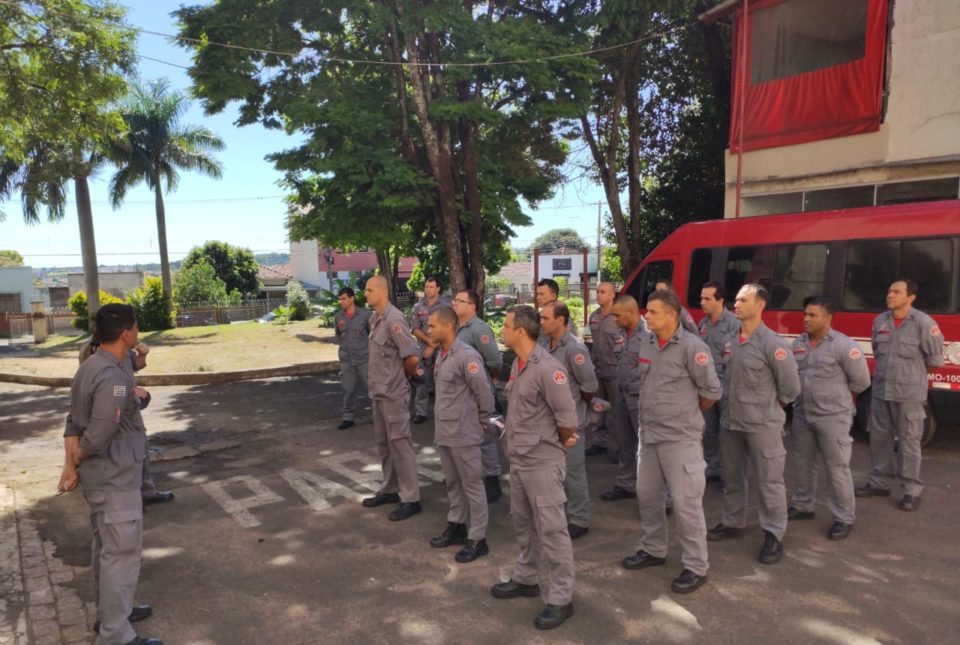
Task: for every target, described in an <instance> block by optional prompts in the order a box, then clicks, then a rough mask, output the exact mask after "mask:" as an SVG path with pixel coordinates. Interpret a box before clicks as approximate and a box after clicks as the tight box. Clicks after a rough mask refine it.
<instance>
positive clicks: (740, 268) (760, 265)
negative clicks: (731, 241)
mask: <svg viewBox="0 0 960 645" xmlns="http://www.w3.org/2000/svg"><path fill="white" fill-rule="evenodd" d="M775 260H776V247H773V246H734V247H732V248H731V249H730V252H729V253H727V270H726V274H725V275H724V279H723V286H724V288H726V290H727V293H728V294H730V297H731V298H733V297H734V296H736V294H737V292H738V291H740V287H742V286H743V285H745V284H759V285H761V286H763V287H764V288H766V289H767V291H770V290H771V288H772V287H773V265H774V261H775Z"/></svg>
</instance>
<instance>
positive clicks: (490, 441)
mask: <svg viewBox="0 0 960 645" xmlns="http://www.w3.org/2000/svg"><path fill="white" fill-rule="evenodd" d="M479 308H480V296H479V295H477V292H476V291H470V290H466V291H460V292H458V293H457V294H456V296H455V297H454V299H453V311H454V312H455V313H456V314H457V319H458V320H459V323H460V326H459V328H458V329H457V340H461V341H463V342H464V343H466V344H467V345H469V346H470V347H472V348H474V349H475V350H477V351H478V352H480V355H481V356H482V357H483V364H484V367H486V371H487V374H488V375H489V376H490V387H491V389H493V390H494V391H495V388H494V383H496V381H497V379H498V378H500V371H501V370H502V369H503V354H501V353H500V348H499V347H498V346H497V337H496V336H495V335H494V334H493V330H492V329H490V325H488V324H487V323H485V322H483V321H482V320H480V317H479V316H477V310H478V309H479ZM494 400H496V396H494ZM480 454H481V456H482V458H483V486H484V490H486V493H487V503H488V504H492V503H493V502H495V501H497V500H498V499H500V498H501V497H503V489H502V488H501V487H500V473H501V472H502V469H501V468H500V450H499V449H498V448H497V437H496V436H494V435H492V434H490V433H489V432H485V433H484V434H483V444H482V445H481V446H480Z"/></svg>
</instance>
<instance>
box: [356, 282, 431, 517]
mask: <svg viewBox="0 0 960 645" xmlns="http://www.w3.org/2000/svg"><path fill="white" fill-rule="evenodd" d="M364 293H365V294H366V296H367V304H368V305H369V306H370V307H371V308H372V309H373V311H374V312H375V315H374V317H373V320H372V321H371V322H370V363H369V368H368V374H367V379H368V388H367V391H368V392H369V393H370V398H371V400H372V401H373V436H374V438H375V439H376V442H377V450H378V451H379V452H380V460H381V463H382V466H383V484H381V486H380V490H378V491H377V494H376V495H374V496H373V497H368V498H366V499H364V500H363V505H364V506H365V507H367V508H374V507H376V506H381V505H383V504H396V503H398V502H399V503H400V506H398V507H397V508H396V509H394V510H393V512H391V513H390V515H389V517H390V519H391V520H393V521H399V520H405V519H407V518H408V517H411V516H413V515H416V514H417V513H419V512H420V510H421V509H420V483H419V480H418V476H417V455H416V453H415V452H414V449H413V439H412V437H411V435H410V412H409V409H408V405H409V401H410V382H409V381H408V379H409V377H411V376H413V375H414V374H415V373H416V371H417V363H418V362H419V356H420V348H419V347H418V346H417V343H416V341H415V340H414V339H413V336H412V335H411V334H410V328H409V327H408V326H407V319H406V318H405V317H404V315H403V313H401V311H400V310H399V309H397V308H396V307H395V306H393V305H392V304H391V303H390V292H389V290H388V283H387V280H386V278H384V277H383V276H379V275H375V276H373V277H372V278H370V279H369V280H367V285H366V288H365V289H364Z"/></svg>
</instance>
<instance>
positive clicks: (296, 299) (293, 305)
mask: <svg viewBox="0 0 960 645" xmlns="http://www.w3.org/2000/svg"><path fill="white" fill-rule="evenodd" d="M287 309H289V310H290V320H306V319H307V316H309V315H310V296H309V295H308V294H307V290H306V289H304V288H303V285H301V284H300V283H299V282H297V281H296V280H291V281H290V282H288V283H287Z"/></svg>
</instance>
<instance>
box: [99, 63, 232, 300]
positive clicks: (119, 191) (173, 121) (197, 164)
mask: <svg viewBox="0 0 960 645" xmlns="http://www.w3.org/2000/svg"><path fill="white" fill-rule="evenodd" d="M189 107H190V103H189V101H187V100H186V98H185V97H184V95H183V94H181V93H180V92H176V91H173V90H171V89H170V83H169V82H168V81H167V80H166V79H159V80H156V81H150V82H148V83H137V84H135V85H134V86H133V87H132V88H131V91H130V95H129V96H128V98H127V100H126V101H125V102H124V104H123V106H122V108H121V114H122V115H123V120H124V123H125V124H126V126H127V133H126V136H125V137H123V138H122V139H120V140H118V141H117V144H116V145H115V146H114V147H113V154H112V155H111V156H112V157H113V161H114V162H115V163H116V164H117V165H118V166H119V170H117V172H116V174H115V175H114V176H113V178H112V179H111V180H110V202H111V203H112V205H113V207H114V208H119V207H120V205H121V204H122V203H123V199H124V197H126V194H127V191H128V190H130V188H131V187H133V186H135V185H136V184H139V183H140V182H144V183H145V184H146V185H147V187H148V188H149V189H150V190H152V191H153V199H154V204H155V208H156V213H157V240H158V242H159V246H160V277H161V279H162V280H163V293H164V295H165V296H166V298H167V300H168V301H170V300H171V297H172V294H173V287H172V284H171V280H170V257H169V254H168V252H167V220H166V209H165V208H164V204H163V183H164V182H166V188H167V192H168V193H169V192H170V191H172V190H175V189H176V187H177V184H178V183H179V181H180V175H179V173H178V172H177V171H178V170H195V171H197V172H199V173H201V174H204V175H207V176H209V177H213V178H215V179H219V178H220V177H221V176H222V174H223V167H222V166H221V164H220V162H219V161H217V160H216V159H215V158H214V157H213V156H212V155H211V154H210V153H211V152H212V151H215V150H223V148H224V144H223V140H222V139H221V138H220V137H218V136H217V135H216V134H214V133H213V131H211V130H210V129H208V128H205V127H203V126H198V125H189V124H184V123H181V122H180V119H181V118H182V117H183V115H184V113H185V112H186V111H187V109H189Z"/></svg>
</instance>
